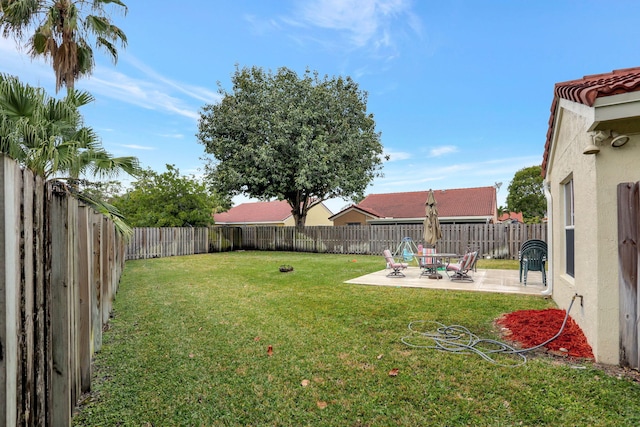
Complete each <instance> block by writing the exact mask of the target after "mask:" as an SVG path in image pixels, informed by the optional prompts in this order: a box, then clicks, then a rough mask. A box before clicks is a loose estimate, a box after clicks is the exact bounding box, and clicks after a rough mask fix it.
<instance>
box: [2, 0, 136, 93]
mask: <svg viewBox="0 0 640 427" xmlns="http://www.w3.org/2000/svg"><path fill="white" fill-rule="evenodd" d="M106 5H113V6H117V7H119V8H120V9H121V10H122V11H123V12H124V14H126V12H127V6H126V5H125V4H124V3H123V2H122V1H120V0H91V1H89V0H0V28H1V29H2V34H3V36H4V37H8V36H14V37H15V38H16V40H18V42H19V43H22V44H23V45H24V46H25V47H27V48H28V49H29V53H30V54H31V56H32V57H38V56H44V57H45V59H47V60H50V61H51V64H52V66H53V71H54V72H55V74H56V92H58V91H59V90H60V88H61V87H62V86H66V87H67V89H73V87H74V84H75V81H76V80H77V79H79V78H80V77H82V76H85V75H89V74H91V73H92V71H93V68H94V66H95V61H94V57H93V49H92V47H91V41H92V42H93V44H94V45H95V47H97V48H101V49H104V50H105V51H106V52H107V53H108V54H109V55H110V56H111V57H112V59H113V61H114V63H115V62H117V60H118V50H117V48H116V45H117V44H118V43H119V44H121V45H122V47H125V46H126V44H127V37H126V35H125V34H124V32H123V31H122V30H121V29H120V28H118V27H117V26H115V25H113V24H112V22H111V20H110V18H109V17H108V15H107V12H106V9H105V6H106ZM26 33H31V34H28V39H27V40H26V41H25V36H26V35H27V34H26Z"/></svg>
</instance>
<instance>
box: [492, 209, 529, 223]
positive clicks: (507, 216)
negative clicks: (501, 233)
mask: <svg viewBox="0 0 640 427" xmlns="http://www.w3.org/2000/svg"><path fill="white" fill-rule="evenodd" d="M508 219H515V220H517V221H518V222H522V223H523V222H524V218H523V216H522V212H505V213H503V214H502V215H500V216H499V217H498V221H506V220H508Z"/></svg>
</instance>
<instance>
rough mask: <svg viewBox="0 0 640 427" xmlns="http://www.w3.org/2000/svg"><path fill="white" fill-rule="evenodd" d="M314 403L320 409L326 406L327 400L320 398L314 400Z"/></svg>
mask: <svg viewBox="0 0 640 427" xmlns="http://www.w3.org/2000/svg"><path fill="white" fill-rule="evenodd" d="M316 405H318V408H320V409H324V408H326V407H327V402H324V401H322V400H318V401H317V402H316Z"/></svg>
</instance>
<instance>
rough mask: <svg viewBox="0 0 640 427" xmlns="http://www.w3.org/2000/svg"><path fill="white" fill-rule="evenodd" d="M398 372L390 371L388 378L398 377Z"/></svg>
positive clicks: (396, 369) (395, 370) (394, 369)
mask: <svg viewBox="0 0 640 427" xmlns="http://www.w3.org/2000/svg"><path fill="white" fill-rule="evenodd" d="M398 372H400V370H399V369H398V368H393V369H392V370H390V371H389V376H390V377H397V376H398Z"/></svg>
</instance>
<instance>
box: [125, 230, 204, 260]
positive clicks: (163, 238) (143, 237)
mask: <svg viewBox="0 0 640 427" xmlns="http://www.w3.org/2000/svg"><path fill="white" fill-rule="evenodd" d="M207 252H209V241H208V230H207V228H206V227H197V228H195V227H183V228H181V227H162V228H152V227H139V228H134V229H133V236H132V238H131V239H130V240H129V242H128V244H127V249H126V254H127V255H126V259H127V260H130V259H147V258H164V257H169V256H179V255H193V254H202V253H207Z"/></svg>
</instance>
